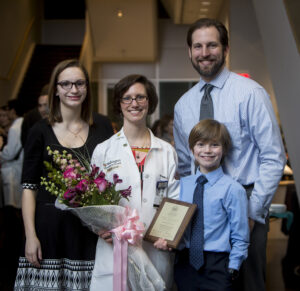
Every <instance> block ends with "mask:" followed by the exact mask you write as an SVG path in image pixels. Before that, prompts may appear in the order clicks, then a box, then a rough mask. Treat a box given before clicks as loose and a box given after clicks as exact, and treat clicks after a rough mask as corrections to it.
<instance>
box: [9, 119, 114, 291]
mask: <svg viewBox="0 0 300 291" xmlns="http://www.w3.org/2000/svg"><path fill="white" fill-rule="evenodd" d="M94 120H95V122H94V124H93V125H91V126H90V127H89V133H88V138H87V141H86V143H85V145H84V146H82V147H80V148H76V149H72V150H70V149H68V148H65V147H63V146H61V145H60V144H59V141H58V140H57V138H56V136H55V134H54V132H53V130H52V127H51V126H50V125H49V123H48V122H47V121H45V120H41V121H39V122H38V123H37V124H36V125H35V126H34V127H33V128H32V129H31V131H30V134H29V136H28V139H27V142H26V146H25V157H24V165H23V177H22V184H23V188H25V189H32V190H36V189H38V192H37V196H36V213H35V227H36V233H37V237H38V239H39V240H40V243H41V249H42V258H43V260H42V261H41V262H40V263H41V267H40V268H36V267H34V266H33V265H32V264H30V263H29V262H28V261H27V259H26V258H25V255H24V249H23V253H22V254H21V257H20V259H19V267H18V272H17V276H16V281H15V287H14V290H88V289H89V285H90V281H91V276H92V270H93V267H94V259H95V249H96V243H97V236H96V235H95V234H93V233H92V232H91V231H90V230H89V229H88V228H86V227H84V226H83V225H82V223H81V221H80V220H79V218H77V217H76V216H75V215H74V214H72V213H69V212H68V211H61V210H58V209H57V208H55V206H54V202H55V199H56V197H55V196H54V195H52V194H50V193H49V192H48V191H46V190H45V189H44V187H43V186H40V178H41V176H43V177H46V176H47V172H46V169H45V167H44V165H43V161H45V160H47V161H51V158H52V157H50V156H49V155H48V153H47V150H46V148H47V146H50V147H51V149H52V150H55V149H57V150H59V151H60V152H62V150H67V151H68V152H70V153H71V154H72V155H73V156H74V152H73V151H76V152H79V153H80V154H81V155H84V156H85V157H86V158H90V157H91V156H92V153H93V150H94V148H95V146H96V145H97V144H98V143H101V142H102V141H104V140H106V139H107V138H109V137H110V136H111V135H112V134H113V131H112V127H111V125H110V122H109V120H108V119H107V118H105V117H104V116H101V115H97V116H94Z"/></svg>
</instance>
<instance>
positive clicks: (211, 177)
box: [195, 166, 224, 186]
mask: <svg viewBox="0 0 300 291" xmlns="http://www.w3.org/2000/svg"><path fill="white" fill-rule="evenodd" d="M201 175H203V176H205V177H206V179H207V181H208V183H209V184H210V186H212V185H214V184H215V183H216V182H217V181H218V180H219V179H220V178H221V177H222V176H223V175H224V172H223V169H222V167H221V166H220V167H219V168H218V169H216V170H214V171H212V172H209V173H207V174H205V175H204V174H203V173H201V172H200V170H199V168H198V169H197V172H196V179H197V178H198V177H199V176H201ZM195 181H196V180H195Z"/></svg>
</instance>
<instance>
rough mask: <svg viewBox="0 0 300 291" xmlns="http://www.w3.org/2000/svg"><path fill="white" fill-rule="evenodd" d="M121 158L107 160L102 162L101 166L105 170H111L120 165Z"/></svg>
mask: <svg viewBox="0 0 300 291" xmlns="http://www.w3.org/2000/svg"><path fill="white" fill-rule="evenodd" d="M121 164H122V163H121V160H120V159H118V160H113V161H109V162H107V163H103V166H104V170H106V171H107V172H109V171H111V170H113V169H116V168H118V167H120V166H121Z"/></svg>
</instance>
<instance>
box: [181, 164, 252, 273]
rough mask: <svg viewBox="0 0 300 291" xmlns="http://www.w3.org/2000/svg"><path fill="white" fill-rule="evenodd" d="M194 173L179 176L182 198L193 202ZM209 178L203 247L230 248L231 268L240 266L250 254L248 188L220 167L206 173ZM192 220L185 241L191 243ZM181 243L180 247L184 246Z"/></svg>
mask: <svg viewBox="0 0 300 291" xmlns="http://www.w3.org/2000/svg"><path fill="white" fill-rule="evenodd" d="M200 175H202V174H201V172H200V171H199V170H197V172H196V174H195V175H191V176H187V177H183V178H181V179H180V200H182V201H185V202H189V203H193V195H194V190H195V188H196V185H197V183H196V179H197V178H198V177H199V176H200ZM205 177H206V178H207V180H208V182H207V183H206V184H205V185H204V193H203V194H204V195H203V211H204V251H209V252H228V253H229V265H228V268H232V269H236V270H239V268H240V265H241V263H242V261H243V260H244V259H246V257H247V253H248V245H249V224H248V214H247V210H245V209H247V203H248V200H247V195H246V191H245V189H244V188H243V187H242V186H241V185H240V184H239V183H237V182H236V181H234V180H233V179H232V178H231V177H230V176H228V175H225V174H224V173H223V170H222V168H221V167H219V168H218V169H217V170H214V171H212V172H209V173H208V174H206V175H205ZM190 232H191V224H190V225H189V227H188V228H187V230H186V233H185V235H184V239H183V244H185V247H187V248H189V247H190ZM183 244H181V248H182V247H183Z"/></svg>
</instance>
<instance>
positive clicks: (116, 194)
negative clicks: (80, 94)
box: [41, 147, 165, 291]
mask: <svg viewBox="0 0 300 291" xmlns="http://www.w3.org/2000/svg"><path fill="white" fill-rule="evenodd" d="M47 150H48V154H49V155H51V156H52V158H53V163H49V162H47V161H44V164H45V166H46V168H47V170H48V177H47V178H46V177H42V178H41V184H42V185H44V186H45V188H46V190H47V191H49V192H50V193H52V194H54V195H55V196H56V197H57V199H56V202H55V206H56V207H57V208H59V209H61V210H69V211H71V212H72V213H74V214H75V215H77V216H78V217H79V218H80V219H81V221H82V222H83V223H84V224H85V225H86V226H87V227H89V228H90V229H91V230H92V231H93V232H95V233H96V234H98V233H99V231H101V230H110V231H111V232H112V233H113V234H114V235H113V242H114V249H113V261H114V263H113V274H114V275H113V284H114V290H124V291H125V290H126V288H127V282H128V285H129V287H130V288H131V290H133V291H134V290H149V291H150V290H151V291H152V290H153V291H155V290H163V289H164V288H165V283H164V281H163V280H162V278H161V276H160V275H159V274H158V272H157V270H156V269H155V267H154V266H153V264H152V263H151V261H150V259H149V258H148V256H147V254H146V253H145V252H144V250H143V249H142V247H141V244H140V240H141V239H142V237H143V232H144V225H143V224H142V223H141V222H140V221H139V216H138V214H137V211H136V210H133V211H132V210H131V209H129V208H128V207H122V206H119V205H118V203H119V201H120V200H121V199H127V200H128V199H129V197H130V194H131V186H130V187H128V188H127V189H124V190H116V185H117V184H121V183H122V180H121V179H120V178H119V176H118V175H117V174H115V175H114V176H113V181H108V180H107V179H106V178H105V173H104V172H102V171H100V170H99V168H98V167H96V166H95V165H91V166H90V164H89V163H88V162H87V161H86V160H85V159H84V158H81V157H80V156H78V157H77V158H73V156H72V155H71V154H68V153H67V151H63V152H62V153H60V152H59V151H57V150H55V151H52V150H51V149H50V147H48V148H47ZM128 243H129V245H128V249H127V244H128ZM105 250H106V251H107V252H108V253H109V252H111V246H110V245H109V244H108V243H106V242H105V241H104V240H103V239H101V238H99V239H98V243H97V249H96V258H95V267H94V272H95V270H96V269H97V267H98V264H97V257H99V259H98V260H99V261H100V260H101V259H103V258H101V257H103V253H104V252H105ZM127 268H128V272H127ZM127 273H128V274H127ZM101 287H102V286H101V283H99V281H98V279H97V277H96V276H92V282H91V286H90V290H100V288H101Z"/></svg>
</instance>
